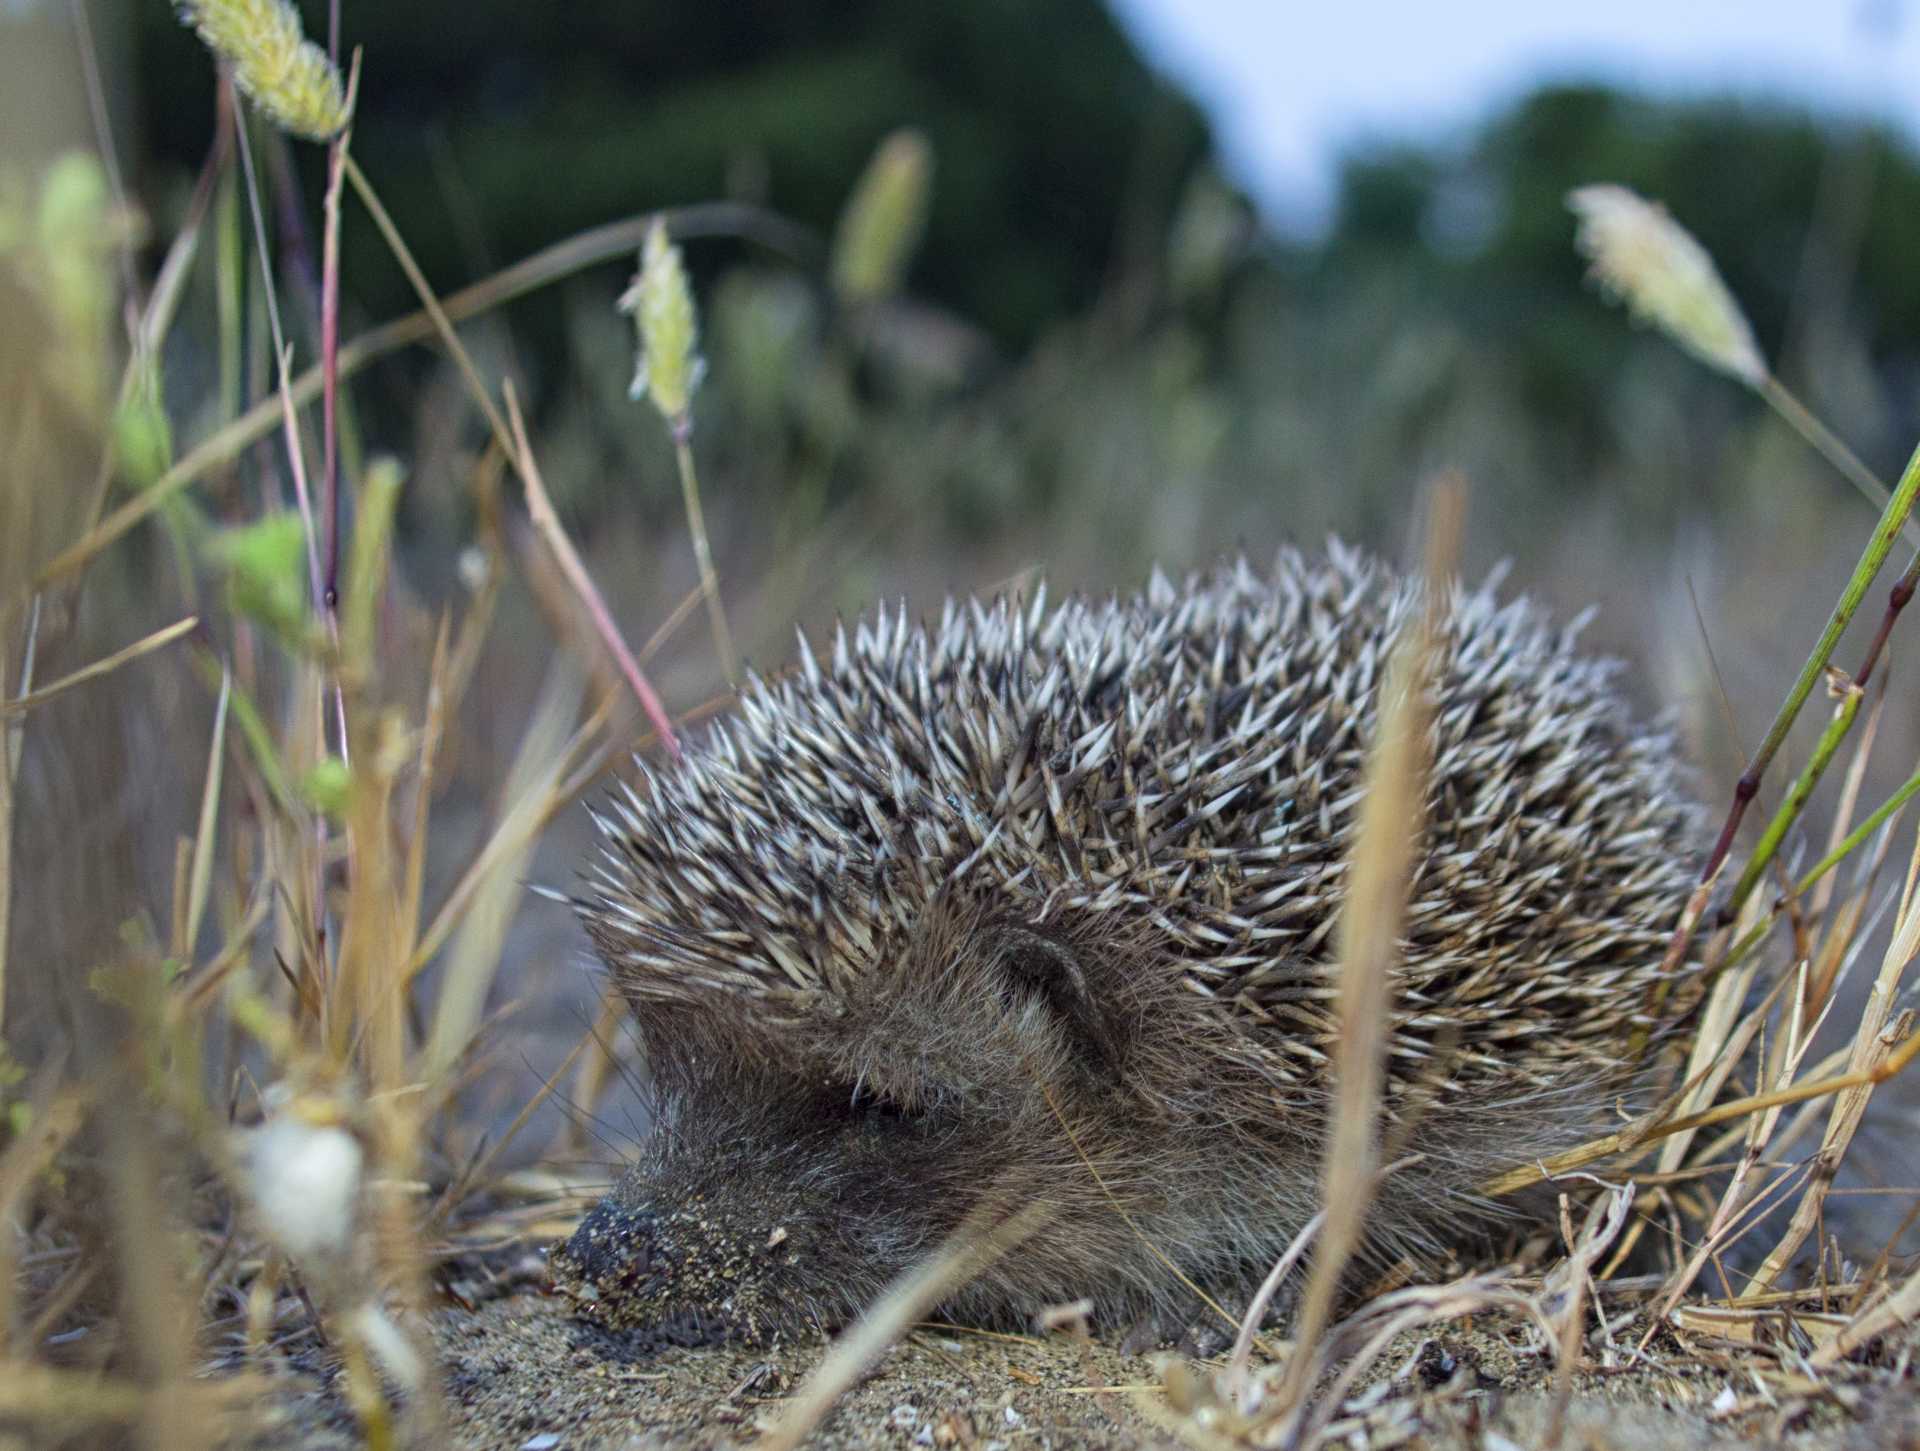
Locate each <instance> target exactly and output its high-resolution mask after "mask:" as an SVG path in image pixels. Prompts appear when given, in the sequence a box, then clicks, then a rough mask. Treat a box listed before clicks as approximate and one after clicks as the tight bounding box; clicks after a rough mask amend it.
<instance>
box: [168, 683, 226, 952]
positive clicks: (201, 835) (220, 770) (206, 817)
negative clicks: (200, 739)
mask: <svg viewBox="0 0 1920 1451" xmlns="http://www.w3.org/2000/svg"><path fill="white" fill-rule="evenodd" d="M232 686H233V680H232V676H231V674H230V673H228V672H225V671H223V672H222V673H221V676H220V700H219V703H218V704H217V705H216V706H215V707H214V711H213V742H212V744H211V745H209V746H208V747H207V779H206V784H205V786H204V787H202V789H201V792H200V824H199V827H198V828H197V829H196V830H195V832H194V835H193V864H192V867H191V868H190V870H189V873H188V877H187V913H186V920H185V922H184V923H183V924H182V928H181V932H180V944H181V947H182V951H181V954H180V955H181V956H182V957H183V958H184V957H188V956H190V955H191V954H192V952H193V945H194V943H196V942H198V941H199V940H200V919H201V918H202V917H203V916H204V915H205V914H206V910H207V889H208V887H209V886H210V885H211V883H212V881H213V849H214V840H215V836H216V834H217V831H218V828H219V824H220V823H219V812H220V783H221V781H222V780H224V779H225V776H226V764H227V702H228V701H229V700H230V699H232V694H233V691H232Z"/></svg>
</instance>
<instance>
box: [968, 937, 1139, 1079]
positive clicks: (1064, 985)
mask: <svg viewBox="0 0 1920 1451" xmlns="http://www.w3.org/2000/svg"><path fill="white" fill-rule="evenodd" d="M986 930H987V933H988V936H989V940H990V941H991V943H992V945H993V953H994V957H995V959H996V961H997V962H998V965H999V968H1000V971H1001V972H1002V973H1003V974H1004V975H1005V978H1006V992H1007V996H1008V999H1009V1003H1010V1004H1011V1002H1012V1001H1013V1000H1014V998H1015V997H1016V996H1019V997H1034V998H1038V999H1039V1000H1040V1001H1041V1002H1042V1003H1044V1004H1045V1005H1046V1006H1047V1008H1048V1009H1050V1010H1051V1011H1052V1013H1053V1015H1054V1016H1055V1017H1056V1018H1058V1019H1059V1020H1060V1023H1061V1025H1062V1027H1063V1028H1064V1030H1065V1032H1066V1034H1067V1037H1068V1040H1069V1041H1070V1042H1071V1043H1072V1044H1073V1046H1074V1047H1075V1048H1077V1049H1078V1050H1079V1051H1080V1052H1081V1054H1082V1055H1083V1056H1084V1057H1085V1059H1086V1060H1087V1063H1088V1066H1089V1067H1092V1068H1094V1069H1096V1070H1098V1071H1101V1072H1103V1073H1106V1074H1109V1075H1111V1076H1113V1077H1115V1078H1117V1077H1119V1076H1120V1067H1121V1061H1122V1058H1123V1056H1124V1055H1123V1053H1122V1049H1123V1046H1124V1045H1123V1042H1122V1039H1121V1035H1120V1033H1119V1032H1118V1031H1117V1025H1116V1024H1115V1023H1114V1021H1113V1020H1112V1017H1111V1015H1110V1014H1109V1013H1107V1012H1106V1011H1105V1010H1104V1009H1103V1007H1102V1006H1101V1004H1100V1002H1099V999H1098V997H1097V994H1096V993H1095V990H1094V987H1093V984H1092V983H1090V982H1089V981H1088V978H1087V970H1086V964H1085V963H1084V962H1083V961H1082V959H1081V954H1080V953H1079V951H1078V950H1077V949H1076V948H1075V947H1074V945H1073V944H1072V943H1070V942H1067V941H1065V940H1063V939H1062V938H1060V937H1058V936H1055V935H1054V934H1052V933H1050V932H1048V931H1046V930H1045V929H1044V928H1040V927H1036V926H1033V925H1030V924H1028V923H1024V922H1011V921H1005V920H1002V921H996V922H992V923H989V924H988V926H987V929H986Z"/></svg>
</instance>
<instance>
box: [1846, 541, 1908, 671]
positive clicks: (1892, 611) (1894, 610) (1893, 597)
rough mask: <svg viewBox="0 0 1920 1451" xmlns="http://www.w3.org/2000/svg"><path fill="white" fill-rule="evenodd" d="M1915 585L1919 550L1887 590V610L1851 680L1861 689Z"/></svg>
mask: <svg viewBox="0 0 1920 1451" xmlns="http://www.w3.org/2000/svg"><path fill="white" fill-rule="evenodd" d="M1916 585H1920V552H1917V553H1915V555H1914V556H1913V563H1911V564H1909V565H1908V566H1907V572H1906V573H1905V574H1903V575H1901V576H1900V578H1899V579H1897V580H1895V581H1894V584H1893V588H1892V589H1891V590H1889V591H1887V612H1886V613H1885V614H1884V615H1882V616H1881V617H1880V628H1879V629H1877V630H1875V631H1874V632H1873V642H1872V643H1871V644H1869V645H1868V646H1867V658H1866V659H1865V660H1863V661H1861V662H1860V669H1859V670H1858V671H1856V672H1855V674H1854V677H1853V680H1854V684H1856V685H1858V686H1859V687H1860V688H1861V689H1862V690H1865V689H1866V688H1867V681H1868V679H1869V678H1870V677H1871V676H1872V674H1873V670H1874V667H1875V666H1876V665H1878V664H1879V663H1880V652H1881V651H1882V650H1884V649H1886V648H1887V640H1888V637H1890V636H1891V635H1892V634H1893V622H1894V621H1895V620H1897V619H1899V618H1900V612H1901V611H1902V610H1904V609H1905V608H1906V607H1907V602H1908V601H1909V600H1911V599H1912V598H1913V591H1914V587H1915V586H1916Z"/></svg>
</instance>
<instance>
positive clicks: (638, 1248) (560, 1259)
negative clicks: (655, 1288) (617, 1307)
mask: <svg viewBox="0 0 1920 1451" xmlns="http://www.w3.org/2000/svg"><path fill="white" fill-rule="evenodd" d="M658 1229H659V1219H658V1217H657V1216H656V1215H655V1214H654V1213H653V1211H652V1210H651V1209H648V1208H646V1207H644V1206H639V1207H636V1206H634V1205H631V1204H627V1203H623V1202H621V1201H620V1200H619V1199H618V1198H609V1199H606V1200H603V1201H602V1202H601V1203H600V1204H598V1205H597V1206H595V1208H594V1209H593V1212H592V1213H590V1214H588V1215H587V1217H586V1218H585V1219H583V1220H581V1221H580V1227H579V1228H578V1229H576V1230H575V1231H574V1232H573V1236H572V1238H570V1239H569V1240H568V1241H567V1242H566V1243H565V1244H563V1245H561V1246H560V1247H559V1248H558V1249H556V1250H554V1252H553V1255H552V1257H551V1259H550V1260H549V1261H548V1268H549V1270H550V1272H551V1274H552V1277H553V1283H554V1288H555V1289H557V1290H559V1291H560V1292H561V1293H563V1294H566V1295H569V1296H571V1297H572V1298H573V1299H575V1300H577V1301H579V1302H580V1303H581V1304H582V1305H594V1304H601V1303H605V1302H608V1301H618V1300H621V1299H624V1298H628V1297H632V1296H634V1295H636V1294H637V1293H639V1292H640V1291H641V1290H642V1289H643V1288H644V1287H645V1286H646V1285H647V1284H648V1283H649V1282H650V1281H651V1280H652V1279H653V1278H655V1276H656V1267H657V1265H658V1262H659V1259H660V1255H659V1239H658Z"/></svg>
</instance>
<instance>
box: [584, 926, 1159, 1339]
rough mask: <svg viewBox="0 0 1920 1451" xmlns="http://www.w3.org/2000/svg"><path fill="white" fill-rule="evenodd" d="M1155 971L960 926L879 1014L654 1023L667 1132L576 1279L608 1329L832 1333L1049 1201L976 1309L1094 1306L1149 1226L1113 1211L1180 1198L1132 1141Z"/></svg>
mask: <svg viewBox="0 0 1920 1451" xmlns="http://www.w3.org/2000/svg"><path fill="white" fill-rule="evenodd" d="M1154 976H1155V975H1154V974H1151V973H1142V972H1140V971H1139V970H1138V964H1137V963H1133V962H1128V963H1118V962H1114V961H1112V960H1110V959H1109V958H1107V957H1104V956H1102V955H1101V954H1099V953H1097V952H1091V951H1089V950H1088V948H1087V947H1086V945H1085V944H1083V943H1076V942H1075V941H1074V940H1073V939H1072V937H1071V936H1070V935H1068V934H1065V933H1063V932H1061V931H1060V930H1058V928H1057V927H1049V926H1046V925H1039V924H1032V923H1026V922H1017V921H1010V920H1005V919H999V918H993V917H989V916H986V915H984V914H980V913H973V912H969V913H965V914H953V913H950V912H949V913H943V914H941V917H940V920H938V921H936V922H934V923H931V924H929V925H928V927H927V929H926V930H923V931H922V932H920V933H919V934H917V936H916V938H915V940H914V941H913V942H912V943H911V944H909V945H908V946H907V947H905V948H904V949H903V950H902V951H901V952H900V953H898V954H897V955H896V958H895V960H893V961H892V962H890V963H888V964H886V965H885V966H884V968H883V970H882V972H881V974H880V977H881V979H882V980H881V981H878V982H876V983H875V985H874V992H873V995H872V997H871V999H870V1001H868V1002H866V1003H863V1004H861V1005H859V1006H858V1007H849V1006H847V1005H845V1004H837V1005H833V1006H832V1007H828V1008H825V1009H823V1011H821V1012H820V1013H818V1014H816V1015H814V1016H813V1017H812V1018H811V1019H810V1020H809V1021H808V1022H806V1023H805V1024H803V1025H801V1026H799V1027H795V1026H794V1025H792V1024H790V1023H789V1024H783V1025H781V1027H780V1028H779V1030H778V1032H777V1033H772V1034H763V1033H760V1032H757V1031H740V1030H739V1029H738V1028H737V1027H733V1028H732V1029H731V1031H730V1026H729V1025H734V1024H737V1023H738V1022H739V1020H740V1017H741V1009H740V1005H739V1004H737V1003H729V1002H724V1001H716V1002H714V1003H713V1004H712V1005H710V1008H709V1010H708V1012H707V1014H706V1015H704V1016H703V1015H702V1014H701V1013H699V1012H688V1011H686V1010H680V1011H676V1012H673V1013H658V1012H656V1013H652V1014H646V1013H644V1012H643V1013H642V1021H641V1026H642V1031H643V1034H644V1036H645V1039H646V1042H647V1046H648V1050H649V1058H650V1064H651V1067H652V1070H653V1073H654V1077H655V1080H656V1086H657V1088H658V1090H659V1097H658V1102H657V1109H658V1123H657V1126H656V1130H655V1133H654V1136H653V1139H652V1141H651V1143H650V1145H649V1146H648V1149H647V1151H646V1153H645V1156H644V1158H643V1160H642V1162H640V1163H639V1164H638V1165H636V1166H635V1167H634V1169H633V1170H632V1171H631V1172H630V1173H629V1174H628V1176H627V1177H626V1179H625V1180H624V1181H623V1182H622V1183H621V1184H620V1186H619V1187H618V1188H617V1189H616V1190H615V1191H614V1193H613V1194H612V1195H610V1196H609V1197H608V1199H607V1200H606V1201H605V1202H604V1203H602V1204H601V1205H600V1206H599V1207H598V1208H597V1209H596V1210H594V1212H593V1213H592V1214H590V1215H589V1216H588V1217H587V1219H586V1221H585V1222H584V1223H583V1224H582V1225H581V1227H580V1229H579V1231H578V1232H577V1233H576V1234H575V1235H574V1236H573V1238H572V1239H571V1240H570V1241H569V1242H568V1243H567V1245H566V1246H564V1247H563V1248H562V1249H560V1250H558V1251H556V1253H555V1256H554V1266H555V1272H556V1280H557V1282H558V1283H559V1284H560V1285H561V1287H562V1288H563V1289H565V1290H566V1291H567V1292H568V1293H570V1294H572V1295H573V1296H574V1297H575V1298H576V1299H577V1300H579V1301H580V1302H581V1303H582V1304H583V1306H584V1307H585V1308H586V1309H587V1311H588V1313H590V1314H592V1315H593V1316H594V1317H595V1318H598V1319H601V1320H603V1321H605V1322H607V1323H610V1324H615V1325H647V1326H652V1327H655V1328H656V1329H658V1330H660V1331H661V1332H663V1333H665V1334H667V1335H669V1336H672V1337H677V1338H695V1339H712V1338H717V1337H720V1336H729V1335H744V1336H749V1337H755V1336H763V1335H765V1334H767V1333H770V1332H774V1331H778V1330H782V1329H799V1328H802V1327H805V1326H809V1325H823V1326H830V1325H834V1324H839V1323H843V1322H844V1321H845V1320H847V1319H848V1318H850V1317H852V1316H853V1315H855V1314H857V1313H858V1311H859V1310H860V1309H861V1308H863V1307H864V1306H865V1305H866V1304H867V1303H868V1302H869V1301H871V1299H872V1298H873V1297H874V1295H875V1294H876V1292H877V1291H878V1290H879V1289H880V1288H881V1287H882V1286H884V1285H885V1284H886V1283H887V1282H888V1281H889V1280H891V1279H892V1278H893V1277H894V1276H895V1275H897V1274H899V1273H900V1272H901V1271H903V1270H905V1269H907V1268H908V1267H909V1266H911V1265H912V1264H913V1263H914V1262H916V1261H917V1260H919V1259H920V1258H922V1257H923V1256H925V1255H926V1254H928V1253H929V1252H930V1251H932V1250H933V1249H934V1248H935V1247H936V1246H937V1245H938V1244H939V1242H940V1240H941V1238H942V1237H943V1236H944V1235H945V1234H946V1233H947V1232H948V1231H949V1230H951V1229H952V1228H953V1227H954V1226H956V1225H957V1224H958V1223H959V1222H960V1221H961V1220H962V1219H963V1218H965V1216H966V1215H967V1213H968V1212H969V1211H970V1210H972V1209H974V1208H975V1207H976V1206H978V1205H981V1204H982V1202H983V1201H984V1200H987V1199H989V1198H995V1199H997V1200H999V1201H1002V1202H1005V1203H1006V1204H1007V1205H1008V1206H1009V1207H1010V1208H1011V1207H1017V1206H1019V1205H1022V1204H1026V1203H1030V1202H1032V1201H1033V1200H1034V1199H1035V1198H1037V1197H1044V1198H1045V1200H1046V1202H1047V1203H1048V1204H1049V1205H1050V1206H1054V1207H1056V1212H1055V1214H1054V1216H1053V1219H1052V1221H1051V1222H1050V1223H1049V1224H1048V1225H1046V1226H1045V1227H1043V1228H1042V1229H1041V1231H1040V1232H1039V1233H1038V1234H1036V1235H1035V1236H1034V1237H1033V1238H1032V1239H1030V1240H1028V1241H1027V1242H1026V1244H1025V1245H1023V1246H1022V1247H1021V1249H1019V1250H1017V1251H1016V1252H1015V1253H1014V1255H1013V1256H1012V1257H1011V1258H1010V1259H1009V1260H1008V1261H1004V1262H1003V1263H1002V1265H1001V1267H1000V1269H999V1271H998V1272H997V1273H998V1275H999V1277H1000V1281H1001V1284H1000V1289H999V1292H998V1294H997V1295H988V1296H987V1297H986V1298H984V1299H978V1300H976V1302H975V1303H976V1305H977V1306H980V1307H992V1306H994V1305H998V1304H1004V1303H1005V1300H1006V1298H1007V1294H1008V1287H1009V1286H1015V1287H1018V1291H1019V1294H1020V1295H1021V1297H1022V1298H1023V1299H1025V1301H1026V1302H1027V1307H1028V1308H1033V1307H1037V1306H1038V1305H1040V1304H1042V1303H1045V1302H1046V1301H1048V1300H1050V1299H1056V1298H1062V1299H1064V1298H1072V1297H1074V1296H1077V1295H1080V1294H1086V1293H1093V1292H1095V1291H1097V1290H1098V1289H1099V1288H1100V1287H1099V1286H1098V1285H1096V1284H1094V1283H1088V1282H1085V1281H1086V1280H1091V1279H1094V1278H1097V1277H1098V1274H1099V1267H1100V1265H1101V1263H1102V1260H1103V1259H1104V1258H1105V1251H1106V1249H1107V1248H1108V1247H1109V1246H1110V1245H1111V1241H1112V1239H1113V1237H1114V1236H1115V1235H1125V1234H1130V1231H1128V1230H1127V1229H1126V1228H1125V1222H1124V1220H1122V1219H1121V1218H1120V1217H1119V1216H1118V1215H1117V1214H1115V1213H1114V1212H1113V1209H1112V1202H1113V1201H1112V1198H1111V1197H1110V1196H1111V1195H1112V1194H1118V1195H1119V1196H1121V1197H1122V1198H1123V1199H1124V1200H1126V1201H1128V1202H1129V1203H1130V1204H1131V1205H1132V1206H1133V1208H1134V1209H1135V1210H1139V1209H1140V1208H1142V1207H1143V1200H1144V1199H1145V1198H1150V1197H1151V1196H1153V1195H1156V1194H1159V1193H1162V1192H1164V1188H1163V1186H1158V1185H1154V1184H1151V1183H1143V1182H1142V1177H1143V1176H1139V1175H1137V1174H1132V1173H1130V1172H1128V1171H1129V1168H1130V1167H1131V1166H1130V1164H1129V1163H1128V1162H1126V1161H1125V1156H1123V1155H1120V1154H1119V1151H1118V1149H1117V1145H1119V1144H1122V1143H1124V1144H1128V1145H1131V1146H1136V1147H1137V1145H1138V1144H1139V1142H1140V1139H1141V1135H1142V1134H1143V1133H1148V1132H1151V1131H1152V1130H1151V1129H1150V1128H1149V1127H1148V1126H1147V1125H1146V1124H1145V1123H1143V1122H1142V1116H1143V1114H1145V1113H1146V1110H1145V1108H1144V1106H1143V1105H1142V1104H1141V1103H1140V1102H1139V1101H1138V1095H1137V1093H1136V1092H1135V1091H1134V1088H1133V1087H1132V1086H1131V1085H1130V1081H1129V1080H1130V1070H1131V1068H1132V1067H1133V1064H1134V1060H1135V1058H1136V1057H1137V1056H1138V1055H1141V1054H1143V1053H1150V1052H1151V1051H1152V1044H1151V1038H1152V1036H1153V1027H1152V1021H1151V1019H1152V1016H1153V1015H1152V1014H1151V1013H1149V1012H1148V1011H1147V1004H1146V1003H1145V1001H1144V1000H1143V995H1144V992H1145V987H1144V985H1145V984H1146V983H1148V982H1150V981H1151V980H1152V979H1153V977H1154ZM770 1041H771V1042H773V1043H775V1044H777V1051H768V1048H769V1042H770ZM1089 1161H1091V1163H1092V1165H1093V1166H1094V1168H1097V1169H1098V1170H1099V1177H1098V1178H1096V1177H1095V1174H1094V1172H1092V1170H1091V1169H1090V1168H1089ZM1103 1180H1104V1181H1107V1182H1106V1185H1105V1186H1104V1187H1103V1184H1102V1182H1101V1181H1103ZM959 1304H960V1306H961V1307H962V1308H964V1307H965V1305H966V1299H965V1296H964V1295H963V1296H962V1298H961V1301H960V1302H959Z"/></svg>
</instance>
